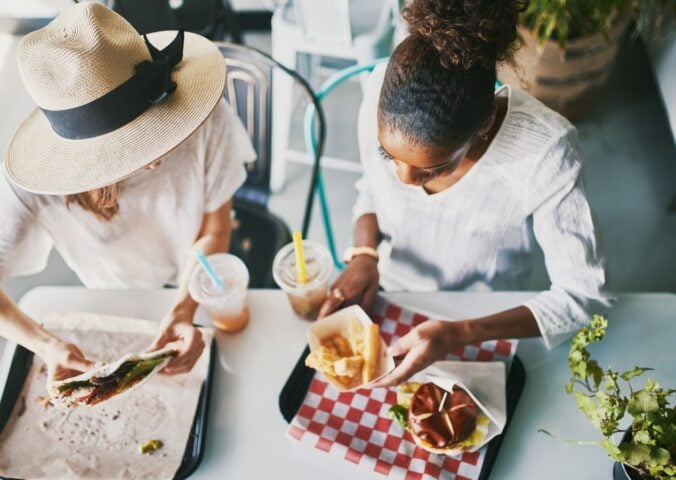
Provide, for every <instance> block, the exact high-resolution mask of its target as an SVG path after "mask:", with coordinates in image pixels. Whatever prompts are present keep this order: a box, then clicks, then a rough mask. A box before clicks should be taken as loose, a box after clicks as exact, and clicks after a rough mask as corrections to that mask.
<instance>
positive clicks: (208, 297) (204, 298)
mask: <svg viewBox="0 0 676 480" xmlns="http://www.w3.org/2000/svg"><path fill="white" fill-rule="evenodd" d="M207 260H209V263H210V264H211V266H212V267H213V269H214V271H215V272H216V274H217V275H218V276H219V277H220V279H221V281H222V282H223V284H224V286H225V288H224V289H223V290H221V289H219V288H218V287H217V286H216V285H214V283H213V282H212V281H211V279H210V278H209V276H208V275H207V273H206V272H205V271H204V270H203V269H202V267H200V266H199V265H197V266H195V269H194V270H193V272H192V274H191V276H190V282H189V283H188V290H189V291H190V296H191V297H192V298H193V299H194V300H195V301H196V302H197V303H199V304H200V305H202V307H204V309H205V310H206V311H207V313H208V314H209V317H210V318H211V321H212V322H213V324H214V326H215V327H216V328H218V329H219V330H221V331H223V332H228V333H235V332H239V331H240V330H242V329H243V328H244V327H246V325H247V323H248V322H249V307H248V306H247V305H246V289H247V287H248V285H249V271H248V270H247V268H246V265H244V263H243V262H242V261H241V260H240V259H239V258H237V257H235V256H234V255H230V254H227V253H217V254H214V255H209V256H208V257H207Z"/></svg>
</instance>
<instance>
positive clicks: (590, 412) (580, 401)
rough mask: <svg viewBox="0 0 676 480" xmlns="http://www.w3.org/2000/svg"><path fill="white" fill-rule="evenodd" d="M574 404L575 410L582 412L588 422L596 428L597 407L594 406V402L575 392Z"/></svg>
mask: <svg viewBox="0 0 676 480" xmlns="http://www.w3.org/2000/svg"><path fill="white" fill-rule="evenodd" d="M575 402H576V403H577V408H579V409H580V410H582V412H583V413H584V414H585V416H586V417H587V418H588V419H589V421H590V422H592V423H593V424H594V425H595V426H598V425H597V422H598V407H597V406H596V403H595V402H594V400H592V399H591V398H589V397H588V396H586V395H585V394H584V393H582V392H575Z"/></svg>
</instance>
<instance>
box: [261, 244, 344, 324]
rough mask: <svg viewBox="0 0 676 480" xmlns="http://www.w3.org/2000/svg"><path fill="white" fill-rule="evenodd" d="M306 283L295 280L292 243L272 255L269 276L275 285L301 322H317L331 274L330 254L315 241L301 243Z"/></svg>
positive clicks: (295, 272)
mask: <svg viewBox="0 0 676 480" xmlns="http://www.w3.org/2000/svg"><path fill="white" fill-rule="evenodd" d="M303 250H304V251H305V263H306V264H307V272H308V282H307V283H306V284H302V283H300V282H299V281H298V276H297V271H296V257H295V254H294V249H293V243H289V244H288V245H285V246H284V247H283V248H282V249H281V250H280V251H279V252H278V253H277V255H276V256H275V261H274V263H273V266H272V274H273V276H274V277H275V282H277V285H279V286H280V288H281V289H282V290H284V292H286V294H287V295H288V297H289V302H290V303H291V307H292V308H293V310H294V311H295V312H296V314H297V315H298V316H299V317H300V318H302V319H304V320H316V319H317V315H318V314H319V309H320V308H321V307H322V305H323V304H324V302H325V301H326V297H327V293H328V282H329V277H330V276H331V273H332V272H333V260H332V259H331V255H330V254H329V251H328V250H327V249H326V248H324V247H323V246H322V245H320V244H319V243H317V242H313V241H312V240H303Z"/></svg>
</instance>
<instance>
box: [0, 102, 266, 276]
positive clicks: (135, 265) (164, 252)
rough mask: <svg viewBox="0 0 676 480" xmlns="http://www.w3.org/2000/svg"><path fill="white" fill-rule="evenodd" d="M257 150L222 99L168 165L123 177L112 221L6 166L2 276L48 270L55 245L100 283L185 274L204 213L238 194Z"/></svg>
mask: <svg viewBox="0 0 676 480" xmlns="http://www.w3.org/2000/svg"><path fill="white" fill-rule="evenodd" d="M130 155H133V152H130ZM255 157H256V154H255V152H254V150H253V147H252V145H251V142H250V140H249V137H248V135H247V133H246V130H245V129H244V126H243V125H242V123H241V122H240V120H239V118H238V117H237V115H236V114H235V113H234V112H233V111H232V109H231V108H230V106H229V105H228V104H227V103H226V102H225V101H222V102H221V103H220V104H219V105H218V106H217V107H216V109H215V110H214V112H213V113H212V114H211V116H210V117H209V118H208V119H207V120H206V121H205V122H204V124H203V125H202V126H201V127H200V128H199V129H198V130H196V131H195V132H194V133H193V134H192V135H191V136H190V137H188V138H187V139H186V140H185V141H184V142H183V143H181V144H180V145H179V146H178V147H177V148H175V149H174V150H173V151H171V152H169V153H168V154H167V155H165V156H164V157H162V158H160V159H159V160H161V161H162V163H161V165H160V166H159V167H158V168H156V169H154V170H142V171H140V172H139V173H138V174H136V175H134V176H132V177H130V178H128V179H126V180H123V181H122V183H121V192H120V197H119V207H120V208H119V211H118V213H117V214H116V215H115V216H114V217H113V219H112V220H111V221H109V222H106V221H101V220H99V219H98V218H97V217H96V216H95V215H94V214H93V213H91V212H89V211H85V210H84V209H82V208H81V207H80V206H79V205H78V204H77V203H71V204H70V206H69V207H66V203H65V199H64V197H63V196H57V195H37V194H33V193H29V192H26V191H24V190H22V189H20V188H18V187H17V186H15V185H13V184H11V183H10V181H9V180H8V179H7V177H6V176H5V175H3V174H0V278H1V277H6V276H17V275H29V274H32V273H37V272H39V271H40V270H42V269H44V267H45V265H46V263H47V257H48V256H49V252H50V250H51V248H52V246H54V247H56V249H57V250H58V251H59V253H60V254H61V256H62V257H63V258H64V260H65V261H66V263H67V264H68V266H69V267H70V268H71V269H73V271H75V273H76V274H77V275H78V277H79V278H80V280H81V281H82V282H83V283H84V284H85V285H86V286H87V287H90V288H156V287H161V286H163V285H165V284H167V283H177V281H178V279H179V277H180V274H181V269H182V268H183V265H184V263H185V261H186V258H187V255H188V254H189V253H190V247H191V245H192V244H193V243H194V242H195V240H196V239H197V235H198V233H199V230H200V227H201V225H202V218H203V216H204V214H205V213H208V212H212V211H214V210H217V209H218V208H219V207H221V206H222V205H223V204H224V203H226V202H227V201H228V200H230V198H232V195H233V194H234V193H235V191H236V190H237V189H238V188H239V187H240V186H241V185H242V183H243V182H244V180H245V178H246V171H245V168H244V163H246V162H251V161H253V160H254V159H255Z"/></svg>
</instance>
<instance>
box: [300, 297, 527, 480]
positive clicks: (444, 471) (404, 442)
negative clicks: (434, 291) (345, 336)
mask: <svg viewBox="0 0 676 480" xmlns="http://www.w3.org/2000/svg"><path fill="white" fill-rule="evenodd" d="M371 318H372V319H373V321H374V322H375V323H378V324H379V325H380V332H381V335H382V336H383V338H384V339H385V342H386V343H387V344H391V343H392V341H394V340H396V339H397V338H399V337H401V336H403V335H405V334H406V333H408V331H409V330H410V329H411V328H412V327H414V326H416V325H419V324H421V323H422V322H424V321H426V320H428V317H426V316H425V315H422V314H420V313H415V312H412V311H410V310H407V309H405V308H402V307H400V306H397V305H394V304H392V303H389V302H387V301H386V300H385V299H384V298H382V297H379V299H378V301H377V303H376V307H375V308H374V313H373V314H372V315H371ZM516 346H517V342H516V341H514V340H497V341H490V342H483V343H481V344H477V345H467V346H465V347H460V348H458V349H456V350H455V351H453V354H452V355H449V356H448V359H449V360H471V361H505V362H507V363H508V365H509V364H510V363H511V360H512V358H513V356H514V352H515V351H516ZM396 400H397V390H396V388H390V389H384V388H376V389H373V390H367V389H360V390H357V391H354V392H339V391H338V390H336V389H335V388H334V387H333V386H332V385H331V384H329V383H328V382H326V381H325V380H324V378H323V377H322V376H321V375H320V374H318V373H317V374H316V375H315V378H314V379H313V380H312V383H311V385H310V388H309V390H308V393H307V395H306V396H305V399H304V400H303V403H302V405H301V407H300V409H299V410H298V413H297V414H296V416H295V417H294V418H293V420H292V421H291V424H290V425H289V429H288V431H287V435H288V436H289V437H290V438H292V439H294V440H297V441H299V442H301V443H303V444H305V445H309V446H312V447H314V448H318V449H320V450H323V451H325V452H328V453H330V454H332V455H340V456H341V457H343V458H344V459H345V460H347V461H349V462H352V463H355V464H357V465H359V466H360V467H361V468H363V469H365V470H368V471H371V472H376V473H379V474H382V475H385V476H389V477H391V478H402V479H405V480H418V479H433V478H443V479H455V480H466V479H476V478H478V477H479V473H480V472H481V466H482V464H483V461H484V456H485V453H486V452H485V451H486V447H483V448H482V449H480V450H478V451H476V452H473V453H464V454H462V455H461V456H457V457H449V456H447V455H436V454H432V453H429V452H427V451H426V450H423V449H422V448H419V447H417V446H416V445H415V442H414V441H413V439H412V438H411V435H410V434H409V433H408V432H406V431H405V430H404V429H403V428H401V427H400V426H399V425H398V424H397V423H396V422H394V421H392V419H391V418H390V417H389V416H388V414H387V410H388V409H389V408H390V407H391V406H392V405H393V404H394V403H396Z"/></svg>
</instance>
